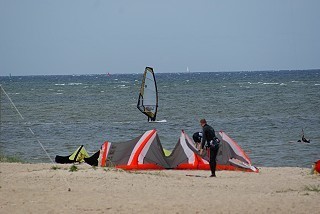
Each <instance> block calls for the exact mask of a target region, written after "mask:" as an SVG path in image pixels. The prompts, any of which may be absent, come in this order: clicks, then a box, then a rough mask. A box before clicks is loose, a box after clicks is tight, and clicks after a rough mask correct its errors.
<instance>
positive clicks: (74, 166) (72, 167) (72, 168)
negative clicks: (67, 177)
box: [69, 165, 78, 172]
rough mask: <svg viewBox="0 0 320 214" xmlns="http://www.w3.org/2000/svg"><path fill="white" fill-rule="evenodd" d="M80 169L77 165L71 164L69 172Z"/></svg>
mask: <svg viewBox="0 0 320 214" xmlns="http://www.w3.org/2000/svg"><path fill="white" fill-rule="evenodd" d="M76 171H78V167H77V166H76V165H72V166H70V169H69V172H76Z"/></svg>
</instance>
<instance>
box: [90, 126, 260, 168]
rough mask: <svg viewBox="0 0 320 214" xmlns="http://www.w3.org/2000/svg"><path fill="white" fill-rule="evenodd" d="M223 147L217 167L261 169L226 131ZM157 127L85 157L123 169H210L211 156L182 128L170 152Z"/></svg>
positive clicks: (102, 147)
mask: <svg viewBox="0 0 320 214" xmlns="http://www.w3.org/2000/svg"><path fill="white" fill-rule="evenodd" d="M216 135H217V137H218V138H219V139H220V141H221V142H220V149H219V152H218V155H217V170H241V171H248V172H258V171H259V170H258V169H257V168H256V167H254V166H252V165H251V160H250V159H249V157H248V155H247V154H246V153H245V152H244V151H243V150H242V149H241V148H240V146H239V145H238V144H237V143H236V142H235V141H234V140H232V139H231V138H230V137H229V136H228V135H227V134H226V133H225V132H222V131H220V132H217V133H216ZM164 151H166V150H165V149H163V147H162V145H161V143H160V139H159V136H158V134H157V131H156V130H155V129H153V130H149V131H146V132H145V133H144V134H142V135H140V136H139V137H137V138H135V139H133V140H130V141H126V142H118V143H111V142H108V141H106V142H105V143H104V144H103V145H102V146H101V149H100V151H98V152H97V153H96V154H94V155H93V156H92V157H90V158H85V161H86V162H87V163H88V164H90V165H99V166H102V167H105V166H112V167H116V168H121V169H128V170H133V169H185V170H189V169H197V170H209V169H210V166H209V157H208V155H207V154H204V155H203V156H201V155H200V154H199V152H198V150H197V149H196V147H195V145H194V142H193V141H192V140H191V138H190V137H189V136H188V135H187V134H186V133H185V132H184V131H181V135H180V138H179V140H178V142H177V144H176V146H175V148H174V149H173V151H172V152H171V154H170V153H167V154H165V152H164Z"/></svg>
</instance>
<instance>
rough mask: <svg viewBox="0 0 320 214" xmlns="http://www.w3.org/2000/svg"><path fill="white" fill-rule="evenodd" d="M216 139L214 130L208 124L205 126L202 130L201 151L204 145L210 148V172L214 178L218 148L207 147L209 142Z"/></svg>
mask: <svg viewBox="0 0 320 214" xmlns="http://www.w3.org/2000/svg"><path fill="white" fill-rule="evenodd" d="M215 137H216V135H215V132H214V129H213V128H212V127H211V126H209V125H208V124H205V125H204V126H203V129H202V142H201V148H202V149H203V148H204V146H205V144H207V146H206V147H209V148H210V161H209V163H210V170H211V175H212V176H215V175H216V166H217V160H216V158H217V154H218V150H219V147H213V146H209V144H210V141H211V140H213V139H214V138H215Z"/></svg>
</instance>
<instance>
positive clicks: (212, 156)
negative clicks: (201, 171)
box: [209, 148, 218, 177]
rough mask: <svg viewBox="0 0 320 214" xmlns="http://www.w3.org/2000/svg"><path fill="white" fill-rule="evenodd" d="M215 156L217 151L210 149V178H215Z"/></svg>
mask: <svg viewBox="0 0 320 214" xmlns="http://www.w3.org/2000/svg"><path fill="white" fill-rule="evenodd" d="M217 154H218V149H213V148H210V162H209V163H210V170H211V176H212V177H215V176H216V167H217V160H216V159H217Z"/></svg>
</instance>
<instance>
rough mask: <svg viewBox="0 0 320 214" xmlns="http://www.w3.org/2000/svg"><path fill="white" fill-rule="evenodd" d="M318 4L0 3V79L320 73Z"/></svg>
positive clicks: (177, 0) (216, 0) (291, 0)
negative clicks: (151, 73) (148, 72)
mask: <svg viewBox="0 0 320 214" xmlns="http://www.w3.org/2000/svg"><path fill="white" fill-rule="evenodd" d="M319 11H320V1H318V0H304V1H303V0H241V1H240V0H229V1H228V0H224V1H222V0H208V1H205V0H199V1H194V0H171V1H169V0H163V1H152V0H134V1H133V0H114V1H107V0H104V1H103V0H90V1H89V0H0V29H1V33H0V75H9V74H10V73H11V74H12V75H43V74H104V73H108V72H109V73H140V72H143V70H144V68H145V67H146V66H152V67H154V68H155V71H156V72H185V71H186V69H187V66H188V67H189V69H190V70H191V71H195V72H198V71H199V72H201V71H212V72H215V71H247V70H249V71H252V70H282V69H285V70H287V69H288V70H290V69H317V68H320V60H319V59H320V12H319Z"/></svg>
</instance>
